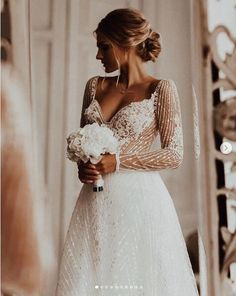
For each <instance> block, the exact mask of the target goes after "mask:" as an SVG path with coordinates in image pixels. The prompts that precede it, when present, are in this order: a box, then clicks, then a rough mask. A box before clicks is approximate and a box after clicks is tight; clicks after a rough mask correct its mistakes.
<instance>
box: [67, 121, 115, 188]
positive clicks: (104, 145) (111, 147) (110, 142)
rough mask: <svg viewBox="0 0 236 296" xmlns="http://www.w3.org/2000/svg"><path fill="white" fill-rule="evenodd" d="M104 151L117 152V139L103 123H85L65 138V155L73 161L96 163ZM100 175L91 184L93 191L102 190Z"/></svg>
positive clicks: (102, 182)
mask: <svg viewBox="0 0 236 296" xmlns="http://www.w3.org/2000/svg"><path fill="white" fill-rule="evenodd" d="M105 153H110V154H117V153H118V140H117V139H116V138H115V136H114V134H113V132H112V131H111V130H110V129H109V128H108V127H106V126H105V125H99V124H98V123H93V124H87V125H85V126H84V127H83V128H80V129H79V130H78V131H77V132H74V133H71V134H70V135H69V136H68V138H67V157H68V158H69V159H70V160H71V161H74V162H79V161H83V162H84V163H86V162H88V161H90V162H91V163H93V164H96V163H98V162H99V161H100V160H101V158H102V155H103V154H105ZM103 185H104V181H103V179H102V176H100V179H98V180H96V181H95V183H94V184H93V191H102V190H103Z"/></svg>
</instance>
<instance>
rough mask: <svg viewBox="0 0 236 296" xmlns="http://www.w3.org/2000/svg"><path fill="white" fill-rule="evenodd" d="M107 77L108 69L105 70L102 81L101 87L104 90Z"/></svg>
mask: <svg viewBox="0 0 236 296" xmlns="http://www.w3.org/2000/svg"><path fill="white" fill-rule="evenodd" d="M106 77H107V73H106V71H105V70H104V77H103V79H102V83H101V89H102V90H104V88H103V84H104V81H105V79H106Z"/></svg>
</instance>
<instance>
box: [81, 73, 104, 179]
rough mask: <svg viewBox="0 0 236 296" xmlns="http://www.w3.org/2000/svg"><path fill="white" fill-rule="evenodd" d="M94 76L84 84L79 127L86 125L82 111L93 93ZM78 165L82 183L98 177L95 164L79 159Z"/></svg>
mask: <svg viewBox="0 0 236 296" xmlns="http://www.w3.org/2000/svg"><path fill="white" fill-rule="evenodd" d="M95 80H96V77H92V78H90V79H89V80H88V81H87V83H86V86H85V90H84V96H83V104H82V111H81V117H80V127H84V126H85V125H86V120H85V116H84V111H85V109H86V108H88V106H89V104H90V103H91V101H92V98H93V95H94V88H93V86H94V83H95V82H96V81H95ZM77 165H78V177H79V179H80V181H81V182H82V183H93V182H94V181H95V180H97V179H98V175H99V172H98V171H97V170H96V168H95V166H94V165H92V164H90V163H83V162H82V161H79V162H78V163H77Z"/></svg>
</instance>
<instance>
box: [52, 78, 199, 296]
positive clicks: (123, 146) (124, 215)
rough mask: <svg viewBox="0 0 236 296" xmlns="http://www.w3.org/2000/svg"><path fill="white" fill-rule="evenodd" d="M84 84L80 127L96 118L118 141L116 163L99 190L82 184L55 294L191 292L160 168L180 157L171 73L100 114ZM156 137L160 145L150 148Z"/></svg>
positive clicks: (91, 88) (185, 295) (169, 295)
mask: <svg viewBox="0 0 236 296" xmlns="http://www.w3.org/2000/svg"><path fill="white" fill-rule="evenodd" d="M98 78H99V77H98V76H96V77H93V78H91V79H90V80H89V81H88V83H87V85H86V89H85V94H84V101H83V108H82V117H81V126H84V125H85V124H88V123H93V122H98V123H99V124H105V125H106V126H107V127H109V128H110V129H111V130H112V131H113V132H114V135H115V136H116V137H117V139H118V140H119V148H120V155H119V159H120V170H119V171H118V172H113V173H110V174H106V175H104V176H103V179H104V182H105V185H104V191H102V192H93V190H92V185H91V184H84V185H83V187H82V189H81V192H80V194H79V197H78V200H77V203H76V206H75V209H74V212H73V215H72V219H71V222H70V226H69V230H68V233H67V237H66V242H65V246H64V250H63V255H62V260H61V266H60V272H59V280H58V284H57V292H56V295H57V296H97V295H98V296H119V295H120V296H141V295H142V296H196V295H198V291H197V288H196V283H195V279H194V275H193V271H192V268H191V264H190V260H189V257H188V253H187V249H186V245H185V241H184V238H183V234H182V232H181V228H180V225H179V221H178V218H177V214H176V211H175V208H174V205H173V201H172V199H171V196H170V194H169V192H168V190H167V188H166V186H165V184H164V183H163V181H162V179H161V177H160V174H159V172H158V171H160V170H163V169H168V168H177V167H178V166H179V165H180V163H181V161H182V158H183V138H182V126H181V112H180V104H179V98H178V93H177V89H176V86H175V83H174V82H173V81H172V80H165V79H163V80H160V81H159V83H158V85H157V87H156V89H155V91H154V92H153V93H152V95H151V97H150V98H148V99H144V100H142V101H136V102H131V103H130V104H128V105H126V106H124V107H123V108H121V109H120V110H119V111H118V112H117V113H116V114H115V115H114V116H113V117H112V118H111V120H110V121H105V120H104V117H103V113H102V109H101V107H100V105H99V102H98V101H97V100H96V99H95V95H96V87H97V82H98ZM156 137H160V142H161V148H160V149H157V150H154V151H153V150H152V149H151V146H152V144H153V141H154V139H155V138H156Z"/></svg>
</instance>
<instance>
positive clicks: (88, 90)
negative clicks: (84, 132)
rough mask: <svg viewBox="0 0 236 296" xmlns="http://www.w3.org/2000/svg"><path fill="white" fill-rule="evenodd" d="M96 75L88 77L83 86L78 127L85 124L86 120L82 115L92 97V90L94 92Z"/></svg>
mask: <svg viewBox="0 0 236 296" xmlns="http://www.w3.org/2000/svg"><path fill="white" fill-rule="evenodd" d="M95 78H96V77H92V78H90V79H89V80H88V81H87V83H86V86H85V90H84V96H83V103H82V111H81V117H80V127H84V126H85V125H86V120H85V117H84V111H85V109H86V108H88V106H89V104H90V103H91V101H92V98H93V95H94V94H93V92H94V83H96V79H95Z"/></svg>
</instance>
